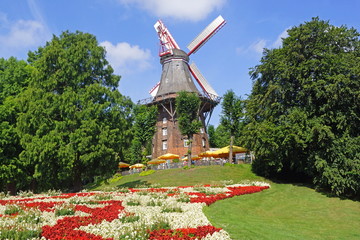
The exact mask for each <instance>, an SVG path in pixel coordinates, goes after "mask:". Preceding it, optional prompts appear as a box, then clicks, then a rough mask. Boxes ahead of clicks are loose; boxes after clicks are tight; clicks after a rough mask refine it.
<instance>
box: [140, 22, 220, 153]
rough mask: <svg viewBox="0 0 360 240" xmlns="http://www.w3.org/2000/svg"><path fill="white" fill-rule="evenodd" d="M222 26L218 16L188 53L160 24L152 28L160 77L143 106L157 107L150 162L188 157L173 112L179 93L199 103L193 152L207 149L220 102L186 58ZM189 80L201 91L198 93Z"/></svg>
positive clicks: (186, 148)
mask: <svg viewBox="0 0 360 240" xmlns="http://www.w3.org/2000/svg"><path fill="white" fill-rule="evenodd" d="M225 23H226V21H225V20H224V19H223V18H222V17H221V16H219V17H217V18H216V19H215V20H214V21H213V22H212V23H210V24H209V25H208V26H207V27H206V28H205V29H204V30H203V31H202V32H201V33H200V34H199V35H198V36H197V37H196V38H195V39H194V40H193V41H192V42H191V43H190V44H189V45H188V49H189V50H190V51H189V52H188V53H186V52H184V51H183V50H181V49H180V48H179V46H178V44H177V43H176V41H175V39H174V38H173V37H172V35H171V34H170V32H169V30H168V29H167V28H166V27H165V25H164V24H163V22H162V21H160V20H159V21H157V22H156V24H155V25H154V27H155V29H156V32H157V33H158V36H159V40H160V44H161V49H160V53H159V56H160V63H161V65H162V75H161V79H160V82H159V83H158V84H157V85H156V86H155V87H154V88H153V89H151V91H150V94H151V95H152V98H151V100H149V101H147V102H145V104H147V105H156V106H157V107H158V118H157V123H156V133H155V135H154V137H153V142H152V144H153V149H152V158H156V157H158V156H160V155H163V154H166V153H173V154H178V155H179V156H180V157H183V156H184V155H185V154H186V153H187V150H188V146H187V144H188V141H187V138H186V136H183V135H181V133H180V130H179V127H178V122H177V116H176V110H175V99H176V97H177V93H178V92H180V91H187V92H192V93H195V94H197V95H198V96H199V97H200V99H201V106H200V111H199V119H200V120H201V122H202V125H203V127H202V128H201V129H199V133H198V134H196V135H194V138H193V148H192V152H193V154H194V155H196V154H199V153H201V152H204V151H206V150H208V149H209V141H208V135H207V132H206V125H207V123H208V122H209V120H210V117H211V114H212V111H213V109H214V108H215V106H216V105H217V104H218V103H219V102H220V98H219V97H218V95H217V93H216V92H215V90H214V89H213V88H212V87H211V86H210V85H209V83H208V82H207V81H206V80H205V78H204V77H203V76H202V75H201V73H200V71H199V70H198V68H197V67H196V65H195V64H194V63H192V64H189V56H190V55H191V54H192V53H195V52H196V51H197V50H198V49H199V48H200V47H201V46H202V45H203V44H204V43H205V42H206V41H208V40H209V39H210V38H211V37H212V36H213V35H214V34H215V33H216V32H217V31H218V30H220V29H221V28H222V27H223V26H224V25H225ZM192 76H193V77H194V79H195V80H196V81H197V83H198V85H199V86H200V88H201V91H199V90H198V89H197V87H196V85H195V83H194V81H193V78H192Z"/></svg>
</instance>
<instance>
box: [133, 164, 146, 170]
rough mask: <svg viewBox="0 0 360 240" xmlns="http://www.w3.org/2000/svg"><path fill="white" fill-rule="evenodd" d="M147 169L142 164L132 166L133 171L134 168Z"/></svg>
mask: <svg viewBox="0 0 360 240" xmlns="http://www.w3.org/2000/svg"><path fill="white" fill-rule="evenodd" d="M143 167H145V165H144V164H141V163H137V164H134V165H131V166H130V168H131V169H133V168H143Z"/></svg>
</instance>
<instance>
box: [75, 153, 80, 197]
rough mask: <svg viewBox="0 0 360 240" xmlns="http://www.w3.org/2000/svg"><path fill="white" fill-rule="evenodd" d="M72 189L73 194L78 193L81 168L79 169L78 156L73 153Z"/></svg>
mask: <svg viewBox="0 0 360 240" xmlns="http://www.w3.org/2000/svg"><path fill="white" fill-rule="evenodd" d="M73 174H74V176H73V185H74V186H73V187H74V189H73V190H74V192H79V191H80V190H81V188H82V182H81V167H80V154H79V153H75V162H74V168H73Z"/></svg>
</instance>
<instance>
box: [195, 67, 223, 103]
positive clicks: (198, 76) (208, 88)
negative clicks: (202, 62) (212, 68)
mask: <svg viewBox="0 0 360 240" xmlns="http://www.w3.org/2000/svg"><path fill="white" fill-rule="evenodd" d="M189 68H190V72H191V73H192V75H193V76H194V78H195V79H196V80H197V82H198V83H199V85H200V86H201V88H202V89H203V90H204V91H205V93H206V94H208V95H209V97H210V98H213V97H216V98H217V97H218V96H219V95H218V94H217V93H216V92H215V90H214V89H213V88H212V87H211V86H210V84H209V83H208V81H206V79H205V78H204V76H203V75H202V74H201V73H200V71H199V69H198V67H197V66H196V65H195V63H191V64H190V66H189Z"/></svg>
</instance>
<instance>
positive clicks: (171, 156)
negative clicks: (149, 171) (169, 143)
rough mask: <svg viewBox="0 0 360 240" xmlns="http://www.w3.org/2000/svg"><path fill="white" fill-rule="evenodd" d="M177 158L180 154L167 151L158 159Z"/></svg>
mask: <svg viewBox="0 0 360 240" xmlns="http://www.w3.org/2000/svg"><path fill="white" fill-rule="evenodd" d="M176 158H179V155H177V154H173V153H167V154H164V155H161V156H160V157H158V159H164V160H169V159H176Z"/></svg>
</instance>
